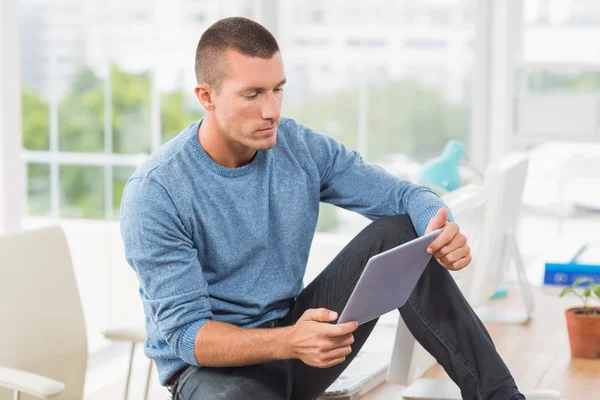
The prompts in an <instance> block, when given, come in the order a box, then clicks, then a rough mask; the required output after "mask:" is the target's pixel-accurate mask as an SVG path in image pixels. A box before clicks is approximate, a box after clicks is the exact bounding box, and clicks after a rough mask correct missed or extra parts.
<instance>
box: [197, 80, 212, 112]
mask: <svg viewBox="0 0 600 400" xmlns="http://www.w3.org/2000/svg"><path fill="white" fill-rule="evenodd" d="M194 94H195V95H196V98H197V99H198V101H199V102H200V104H201V105H202V107H203V108H204V109H205V110H206V111H212V110H214V109H215V103H214V90H213V88H211V87H210V86H208V85H206V84H204V83H202V84H198V85H196V86H195V87H194Z"/></svg>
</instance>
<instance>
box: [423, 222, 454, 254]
mask: <svg viewBox="0 0 600 400" xmlns="http://www.w3.org/2000/svg"><path fill="white" fill-rule="evenodd" d="M457 233H458V225H456V224H455V223H449V224H447V225H446V227H445V228H444V230H443V231H442V233H440V236H438V237H437V238H435V240H434V241H433V242H431V244H430V245H429V247H428V248H427V252H428V253H429V254H434V253H435V252H436V251H438V250H440V249H441V248H442V247H444V246H446V245H447V244H448V243H450V242H452V239H454V236H456V234H457Z"/></svg>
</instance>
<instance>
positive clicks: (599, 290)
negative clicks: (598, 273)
mask: <svg viewBox="0 0 600 400" xmlns="http://www.w3.org/2000/svg"><path fill="white" fill-rule="evenodd" d="M594 293H596V296H598V298H599V299H600V285H596V287H595V288H594Z"/></svg>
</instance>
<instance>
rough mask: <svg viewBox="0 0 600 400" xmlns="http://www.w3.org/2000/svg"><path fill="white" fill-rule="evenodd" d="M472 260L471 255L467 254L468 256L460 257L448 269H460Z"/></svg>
mask: <svg viewBox="0 0 600 400" xmlns="http://www.w3.org/2000/svg"><path fill="white" fill-rule="evenodd" d="M472 260H473V257H472V256H471V255H470V254H469V255H468V256H466V257H464V258H461V259H460V260H458V261H457V262H455V263H454V264H452V265H451V266H450V268H448V269H451V270H452V271H460V270H461V269H463V268H465V267H466V266H467V265H469V264H470V263H471V261H472Z"/></svg>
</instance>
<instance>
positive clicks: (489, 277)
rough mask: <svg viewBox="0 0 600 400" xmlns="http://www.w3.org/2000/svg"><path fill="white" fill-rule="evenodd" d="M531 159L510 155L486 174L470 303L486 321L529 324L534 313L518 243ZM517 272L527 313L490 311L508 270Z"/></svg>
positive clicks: (469, 294)
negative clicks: (479, 244) (484, 197)
mask: <svg viewBox="0 0 600 400" xmlns="http://www.w3.org/2000/svg"><path fill="white" fill-rule="evenodd" d="M528 165H529V159H528V157H527V155H526V154H523V153H510V154H508V155H506V156H504V157H503V158H502V159H501V160H500V161H499V162H498V163H497V164H493V165H490V166H489V167H488V168H487V170H486V174H485V182H484V186H485V192H486V197H487V202H486V211H485V218H484V224H483V231H482V235H481V238H480V240H482V242H483V245H481V246H479V249H478V250H479V253H478V254H477V256H476V258H475V259H474V268H473V269H472V271H473V275H472V279H471V282H470V285H469V286H470V290H469V292H468V295H467V299H468V300H469V303H470V304H471V306H472V307H473V308H474V309H475V311H476V312H477V314H478V315H479V317H480V318H481V319H482V320H483V321H496V322H513V323H523V322H526V321H527V320H528V319H529V318H530V316H531V312H532V311H533V295H532V293H531V288H530V286H529V283H528V281H527V278H526V276H525V266H524V265H523V260H522V257H521V252H520V250H519V245H518V243H517V240H516V231H517V225H518V222H519V215H520V212H521V200H522V196H523V189H524V187H525V180H526V176H527V169H528ZM511 264H512V265H514V267H515V268H516V271H517V276H518V280H519V285H520V290H521V293H522V295H523V298H524V303H525V304H524V305H525V307H524V309H521V310H509V309H502V310H499V309H493V308H489V307H486V303H488V301H489V300H490V298H491V297H492V295H493V294H494V292H495V291H496V290H497V289H498V287H499V286H500V285H501V284H502V283H503V282H504V281H505V278H506V273H507V272H508V268H509V267H510V266H511Z"/></svg>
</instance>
